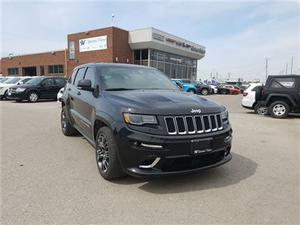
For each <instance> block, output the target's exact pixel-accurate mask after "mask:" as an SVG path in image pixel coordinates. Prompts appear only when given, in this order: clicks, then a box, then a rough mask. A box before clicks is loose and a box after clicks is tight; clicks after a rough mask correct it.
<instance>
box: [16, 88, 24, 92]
mask: <svg viewBox="0 0 300 225" xmlns="http://www.w3.org/2000/svg"><path fill="white" fill-rule="evenodd" d="M25 90H26V88H17V89H16V92H23V91H25Z"/></svg>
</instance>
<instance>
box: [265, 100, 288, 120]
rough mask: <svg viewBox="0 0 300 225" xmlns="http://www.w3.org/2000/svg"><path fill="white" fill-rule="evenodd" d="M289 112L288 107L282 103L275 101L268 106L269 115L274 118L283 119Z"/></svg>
mask: <svg viewBox="0 0 300 225" xmlns="http://www.w3.org/2000/svg"><path fill="white" fill-rule="evenodd" d="M289 112H290V106H289V105H288V104H287V103H286V102H284V101H276V102H273V103H272V104H271V105H270V106H269V113H270V114H271V116H272V117H274V118H279V119H281V118H285V117H287V116H288V114H289Z"/></svg>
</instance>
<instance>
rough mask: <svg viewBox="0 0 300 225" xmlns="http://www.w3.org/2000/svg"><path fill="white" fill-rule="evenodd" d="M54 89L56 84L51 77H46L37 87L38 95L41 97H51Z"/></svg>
mask: <svg viewBox="0 0 300 225" xmlns="http://www.w3.org/2000/svg"><path fill="white" fill-rule="evenodd" d="M55 90H56V85H55V82H54V79H53V78H46V79H44V80H43V81H42V82H41V86H40V88H39V95H40V96H39V97H40V98H43V99H53V98H55V97H53V95H54V93H55Z"/></svg>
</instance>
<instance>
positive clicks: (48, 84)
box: [42, 79, 54, 87]
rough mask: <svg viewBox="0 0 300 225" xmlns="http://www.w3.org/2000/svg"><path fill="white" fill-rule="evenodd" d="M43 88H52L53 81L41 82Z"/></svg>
mask: <svg viewBox="0 0 300 225" xmlns="http://www.w3.org/2000/svg"><path fill="white" fill-rule="evenodd" d="M42 84H43V86H44V87H50V86H54V80H53V79H45V80H44V81H43V82H42Z"/></svg>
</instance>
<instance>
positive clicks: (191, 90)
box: [187, 89, 195, 94]
mask: <svg viewBox="0 0 300 225" xmlns="http://www.w3.org/2000/svg"><path fill="white" fill-rule="evenodd" d="M187 92H188V93H193V94H195V91H194V90H193V89H189V90H187Z"/></svg>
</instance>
